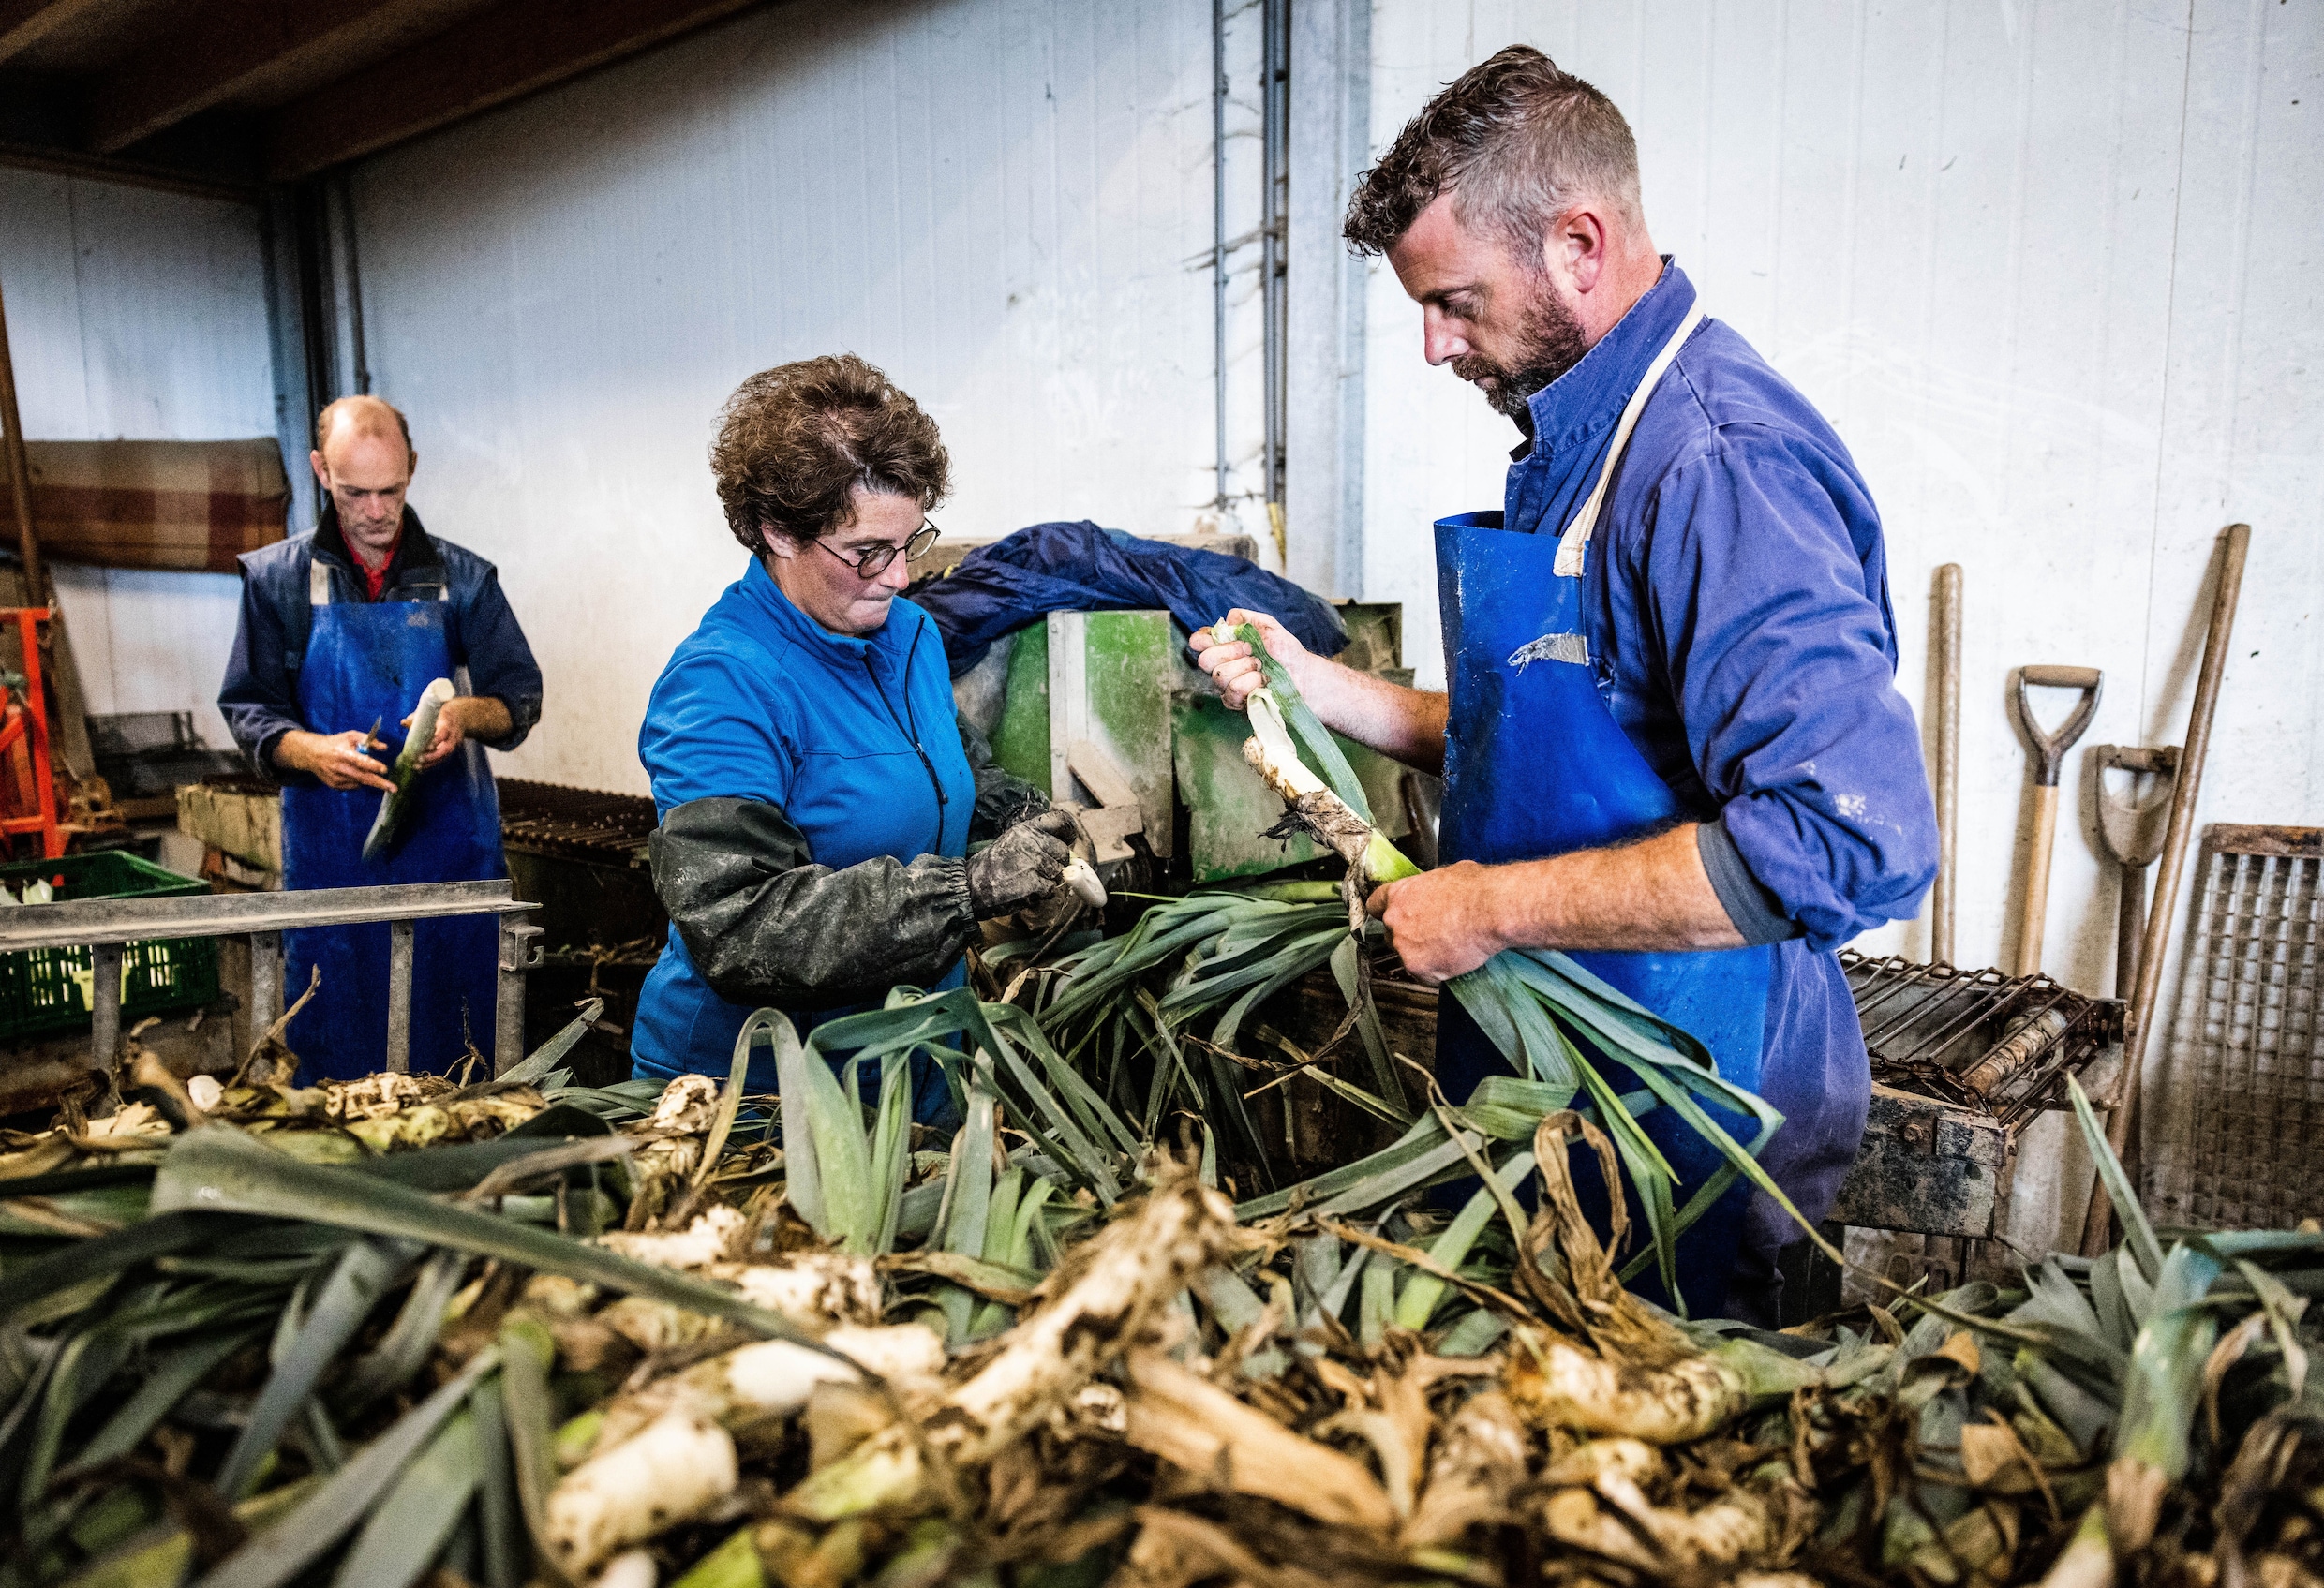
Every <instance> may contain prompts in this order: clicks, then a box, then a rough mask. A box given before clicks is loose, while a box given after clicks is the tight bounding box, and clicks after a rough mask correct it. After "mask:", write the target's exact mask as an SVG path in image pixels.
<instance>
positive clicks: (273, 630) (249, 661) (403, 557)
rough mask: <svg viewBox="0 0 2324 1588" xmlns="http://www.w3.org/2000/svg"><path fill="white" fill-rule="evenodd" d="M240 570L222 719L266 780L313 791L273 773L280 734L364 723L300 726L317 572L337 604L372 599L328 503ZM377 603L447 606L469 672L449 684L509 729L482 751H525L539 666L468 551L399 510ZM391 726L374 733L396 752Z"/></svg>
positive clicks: (496, 587)
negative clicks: (301, 530)
mask: <svg viewBox="0 0 2324 1588" xmlns="http://www.w3.org/2000/svg"><path fill="white" fill-rule="evenodd" d="M241 563H242V616H241V621H240V622H239V623H238V624H237V625H236V626H235V629H234V648H233V652H232V654H231V656H230V657H229V658H228V659H227V663H226V681H225V683H224V684H223V685H221V686H220V688H219V690H218V710H219V711H220V712H222V713H224V714H225V718H226V726H227V728H228V729H229V731H231V733H232V734H233V735H234V743H235V744H237V745H239V746H240V747H241V748H242V752H243V753H244V754H245V755H246V756H248V757H249V758H250V762H251V764H252V765H254V766H255V767H256V768H257V769H258V771H259V773H260V775H261V776H262V777H267V778H272V779H275V780H276V781H277V782H282V783H298V784H312V783H314V782H315V781H316V779H314V777H313V776H312V775H311V774H309V773H305V772H291V771H288V770H286V769H285V768H283V767H280V766H277V765H276V764H275V761H274V754H275V746H276V743H277V742H278V741H279V740H280V739H281V738H282V736H283V735H285V734H287V733H289V732H290V730H291V729H293V728H300V729H305V730H307V731H309V732H313V733H318V734H328V733H335V732H338V731H341V730H343V729H346V728H350V727H353V728H360V727H363V726H364V724H363V723H361V722H351V723H350V722H305V721H302V720H300V716H299V668H300V667H301V666H302V665H303V664H304V663H305V660H306V639H307V635H308V633H309V632H310V631H311V626H312V622H313V610H314V588H313V580H314V578H315V577H316V571H317V570H318V569H320V570H321V577H323V578H325V579H327V580H329V581H330V599H331V600H332V601H367V600H369V599H370V598H369V595H368V592H367V591H366V589H365V585H364V580H363V575H362V574H361V573H360V572H358V571H357V570H356V566H355V560H354V558H353V557H351V556H350V554H349V552H348V549H347V542H346V540H345V538H344V537H342V536H341V534H340V533H339V520H338V514H337V512H336V511H335V509H333V508H332V507H331V506H329V505H328V504H326V505H325V506H324V508H323V515H322V522H321V523H320V524H319V525H317V526H316V527H315V528H314V529H312V530H311V531H309V532H308V533H306V534H304V535H293V536H291V537H290V539H289V540H287V541H277V542H276V543H275V544H273V545H271V546H263V547H261V548H260V549H259V550H257V551H254V552H246V553H244V554H243V556H242V557H241ZM380 600H381V601H443V602H445V603H447V604H448V605H449V607H450V608H451V611H450V615H449V616H448V619H447V621H446V622H445V625H444V628H445V631H446V636H447V638H448V639H449V640H450V642H451V646H452V657H453V660H454V663H455V664H456V665H457V666H459V667H462V668H464V669H465V670H466V672H467V674H468V676H467V678H466V679H465V680H461V679H456V678H455V679H454V683H455V684H457V685H458V686H459V687H460V690H461V692H462V693H464V694H473V695H490V696H492V697H493V698H494V699H496V700H498V701H499V702H500V704H501V705H505V706H507V707H508V713H509V720H510V721H511V722H512V723H514V727H513V728H512V729H511V731H510V732H509V734H508V735H507V736H506V737H504V738H499V739H480V740H479V742H480V743H484V744H488V745H490V746H491V747H492V748H493V749H503V750H506V749H515V748H516V747H517V746H518V745H520V744H522V743H524V742H525V735H528V734H529V733H531V732H532V726H533V724H534V723H536V722H538V721H540V720H541V669H540V666H539V664H538V663H536V662H535V661H534V660H533V659H532V647H531V646H529V645H528V644H526V642H525V631H524V630H523V629H521V628H519V627H518V626H517V622H516V615H515V613H514V612H512V611H511V610H510V609H509V603H508V597H507V596H506V595H504V594H503V593H502V592H501V589H500V574H499V570H497V569H495V568H494V567H493V565H492V564H491V563H489V562H487V561H485V560H484V558H483V557H478V556H477V555H476V554H475V553H474V552H471V551H469V550H468V549H467V548H466V547H463V546H455V545H454V544H453V543H452V542H449V541H444V540H439V539H437V538H436V537H435V536H433V535H430V534H429V533H428V532H427V531H426V530H425V529H424V528H422V527H421V526H420V515H419V514H418V513H416V512H412V511H411V510H410V508H406V509H405V510H404V527H403V539H402V540H401V541H400V542H398V543H397V545H396V547H395V558H394V560H393V561H392V562H391V563H390V564H389V566H388V571H387V582H386V584H385V585H384V586H382V587H381V589H380ZM380 737H382V738H384V739H386V740H387V741H388V742H389V743H390V744H395V745H400V744H401V743H402V742H403V741H402V738H401V736H400V735H397V734H396V733H395V723H393V722H387V723H384V724H382V725H381V727H380Z"/></svg>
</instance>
